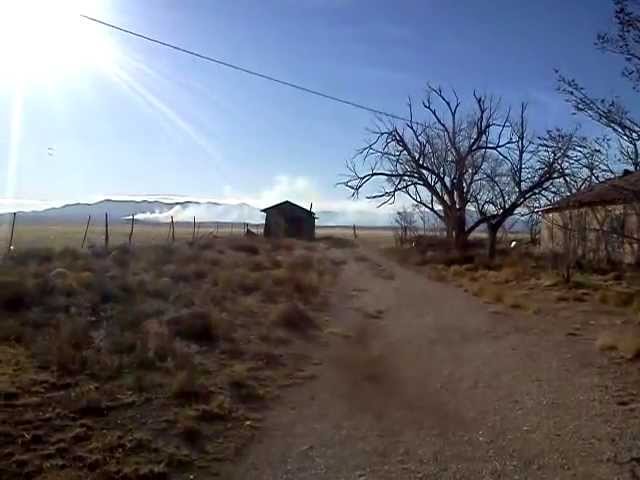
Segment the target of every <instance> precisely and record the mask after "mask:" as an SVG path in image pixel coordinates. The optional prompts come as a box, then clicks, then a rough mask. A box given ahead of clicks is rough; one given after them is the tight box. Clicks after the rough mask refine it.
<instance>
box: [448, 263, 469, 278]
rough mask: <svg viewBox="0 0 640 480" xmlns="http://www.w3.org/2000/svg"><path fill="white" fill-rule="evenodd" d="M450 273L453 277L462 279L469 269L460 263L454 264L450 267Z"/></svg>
mask: <svg viewBox="0 0 640 480" xmlns="http://www.w3.org/2000/svg"><path fill="white" fill-rule="evenodd" d="M449 274H450V275H451V277H452V278H455V279H460V278H464V277H465V276H466V275H467V271H466V270H465V269H464V267H462V266H460V265H454V266H453V267H451V268H450V269H449Z"/></svg>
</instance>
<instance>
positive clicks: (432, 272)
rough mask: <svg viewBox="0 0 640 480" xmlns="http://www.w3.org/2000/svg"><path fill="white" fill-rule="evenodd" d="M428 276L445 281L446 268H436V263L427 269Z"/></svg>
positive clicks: (447, 277)
mask: <svg viewBox="0 0 640 480" xmlns="http://www.w3.org/2000/svg"><path fill="white" fill-rule="evenodd" d="M429 278H431V280H434V281H436V282H446V281H447V280H449V275H448V270H444V269H442V268H438V266H437V265H434V266H432V267H431V268H430V269H429Z"/></svg>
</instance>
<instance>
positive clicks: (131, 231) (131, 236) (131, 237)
mask: <svg viewBox="0 0 640 480" xmlns="http://www.w3.org/2000/svg"><path fill="white" fill-rule="evenodd" d="M135 221H136V214H135V213H132V214H131V230H129V246H131V240H133V224H134V223H135Z"/></svg>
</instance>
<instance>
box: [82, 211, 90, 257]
mask: <svg viewBox="0 0 640 480" xmlns="http://www.w3.org/2000/svg"><path fill="white" fill-rule="evenodd" d="M90 223H91V215H89V218H87V226H86V227H84V235H83V236H82V245H81V246H80V248H81V249H82V248H84V245H85V243H87V233H88V232H89V224H90Z"/></svg>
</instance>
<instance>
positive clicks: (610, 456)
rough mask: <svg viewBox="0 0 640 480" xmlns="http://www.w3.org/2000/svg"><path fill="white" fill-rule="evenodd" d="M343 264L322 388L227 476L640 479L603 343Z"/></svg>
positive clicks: (382, 271)
mask: <svg viewBox="0 0 640 480" xmlns="http://www.w3.org/2000/svg"><path fill="white" fill-rule="evenodd" d="M343 255H348V256H350V257H351V258H352V260H351V261H350V262H349V263H348V264H347V266H346V267H345V268H344V272H343V274H342V276H341V278H340V280H339V285H338V286H337V288H336V298H335V302H334V305H335V307H334V310H333V312H332V317H331V327H332V328H333V330H331V331H330V332H329V333H327V334H326V336H327V337H329V338H330V341H329V346H328V347H325V348H322V347H310V348H314V349H315V348H318V351H317V353H316V357H317V358H320V359H321V360H322V363H321V364H320V365H318V366H317V367H315V368H316V369H315V372H316V373H317V378H316V379H315V380H313V381H311V382H308V383H306V384H305V385H304V386H302V387H300V388H297V389H292V390H288V391H286V392H285V393H284V394H283V398H282V399H281V400H280V401H279V402H278V404H277V405H276V407H275V409H274V410H273V411H272V412H271V413H270V414H269V415H268V418H267V420H266V422H265V425H264V427H265V428H264V431H263V432H262V433H261V435H260V436H259V438H258V440H257V441H256V443H255V444H254V445H253V446H252V447H251V448H250V449H249V450H248V452H247V453H246V456H245V457H244V459H243V460H242V462H241V464H240V466H239V467H238V468H237V469H236V470H235V471H234V472H232V473H231V474H230V475H229V476H230V478H237V479H245V478H252V479H292V480H293V479H296V480H304V479H365V478H367V479H427V478H433V479H458V478H459V479H476V478H478V479H484V478H486V479H497V478H505V479H516V478H521V479H533V478H536V479H537V478H541V479H543V478H544V479H547V478H548V479H564V478H577V479H596V478H597V479H609V480H611V479H616V478H620V479H623V478H630V479H633V478H640V477H635V476H634V475H635V473H634V472H632V470H631V469H632V467H633V466H634V465H635V464H634V463H633V462H627V463H626V464H625V465H620V463H622V462H624V461H625V460H628V459H629V458H630V457H631V456H633V455H638V454H639V453H640V452H637V451H636V452H635V453H634V451H633V449H634V448H636V447H635V445H636V444H638V442H637V440H638V438H637V437H635V438H634V436H635V432H639V431H640V429H639V428H638V426H639V423H638V410H637V409H636V407H637V405H636V404H635V397H627V400H626V401H625V402H621V401H619V402H618V403H619V404H620V405H617V404H616V401H615V400H616V398H618V400H619V395H620V392H618V391H616V389H615V388H613V384H614V383H615V382H616V380H615V379H614V378H612V376H611V375H612V374H613V373H612V372H614V371H615V366H613V367H612V366H611V361H610V360H608V359H607V358H606V356H604V355H602V354H599V353H598V352H595V350H594V347H593V342H592V340H590V339H588V338H575V337H568V336H566V335H565V334H564V333H563V330H562V329H559V328H555V327H554V325H551V324H549V323H547V324H543V320H542V319H536V317H534V316H532V315H527V314H506V315H505V314H501V315H497V314H495V313H491V311H490V307H488V306H487V305H484V304H482V303H481V302H480V301H479V300H477V299H475V298H473V297H471V296H470V295H467V294H465V293H463V292H462V291H460V290H459V289H456V288H455V287H452V286H448V285H444V284H440V283H435V282H431V281H429V280H427V279H425V278H424V277H422V276H420V275H418V274H416V273H414V272H411V271H408V270H405V269H403V268H401V267H398V266H396V265H393V264H391V263H390V262H388V261H386V260H384V259H382V258H379V256H377V255H376V254H375V253H374V252H368V253H367V255H368V257H369V261H363V260H362V258H361V259H360V261H356V260H353V258H354V255H353V253H351V252H347V253H343ZM356 256H357V255H356ZM544 322H549V320H548V319H547V320H544ZM616 395H618V397H616ZM623 405H624V406H623Z"/></svg>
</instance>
